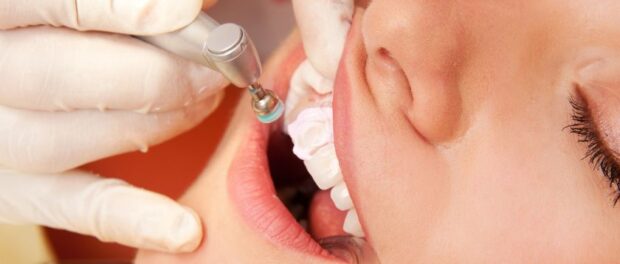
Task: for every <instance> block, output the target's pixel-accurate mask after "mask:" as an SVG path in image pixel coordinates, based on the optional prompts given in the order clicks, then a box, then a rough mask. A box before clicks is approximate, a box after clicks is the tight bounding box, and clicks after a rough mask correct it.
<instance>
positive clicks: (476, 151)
mask: <svg viewBox="0 0 620 264" xmlns="http://www.w3.org/2000/svg"><path fill="white" fill-rule="evenodd" d="M618 13H620V2H618V1H613V0H605V1H597V2H592V1H586V0H571V1H559V0H543V1H502V2H497V1H494V2H491V1H411V0H375V1H371V2H370V3H368V5H366V6H365V8H364V10H359V11H357V12H356V17H355V19H354V22H353V26H352V30H351V32H350V35H349V38H348V40H347V44H346V48H345V52H344V57H343V59H342V61H341V66H340V68H339V72H338V74H337V77H336V85H335V88H334V100H335V102H334V107H335V109H336V110H335V112H334V117H335V127H334V129H335V133H336V144H337V146H336V147H337V152H338V156H339V160H340V163H341V167H342V169H343V173H344V175H345V181H346V182H347V185H348V186H349V189H350V190H351V194H352V196H353V200H354V203H355V206H356V208H357V209H358V213H359V215H360V219H361V222H362V226H363V227H364V230H365V233H366V234H367V238H368V239H369V242H370V243H371V245H372V246H373V247H374V249H375V251H376V252H377V254H378V256H379V259H380V260H381V262H382V263H402V262H403V260H407V261H406V262H407V263H454V262H457V263H614V262H616V261H617V260H618V258H619V257H620V256H619V255H620V253H618V252H619V251H618V250H617V249H618V248H619V247H620V211H619V209H618V208H614V207H613V199H614V189H613V188H610V187H609V182H608V181H607V179H605V178H604V177H603V176H602V174H601V172H600V171H598V170H596V169H595V168H593V166H592V165H591V164H589V163H588V161H587V160H584V159H582V158H583V157H584V155H585V153H586V145H585V144H583V143H579V142H578V139H579V138H578V137H577V136H576V135H573V134H571V133H570V132H569V130H567V129H565V127H566V126H568V125H570V124H571V122H572V121H571V114H572V108H571V105H570V103H569V98H571V97H573V98H577V99H578V100H581V102H582V103H583V104H585V105H587V106H588V108H589V110H590V111H591V113H592V120H593V123H594V127H596V129H598V130H597V132H598V133H599V134H600V135H601V138H602V139H603V140H604V141H603V142H602V144H603V145H605V146H606V148H607V151H608V152H609V153H614V152H616V153H617V152H620V149H618V145H617V137H616V135H618V133H617V131H618V129H619V128H620V127H619V126H620V123H618V122H617V121H616V120H619V117H620V116H618V105H619V104H618V102H619V101H620V97H619V94H620V78H618V76H620V66H619V65H620V19H619V18H618V16H617V14H618ZM228 139H230V137H229V138H228ZM396 146H398V147H396ZM386 157H390V158H389V159H386ZM611 158H612V159H617V158H615V157H611ZM209 169H211V168H209ZM225 177H226V175H218V176H212V177H210V178H205V177H203V178H201V179H199V180H198V181H197V182H196V183H195V185H194V186H193V187H192V188H191V189H190V191H189V193H188V195H187V196H186V198H185V199H184V200H182V202H184V203H186V204H188V205H190V206H192V207H195V208H205V207H208V204H212V201H218V200H219V201H222V202H220V203H218V205H217V206H219V207H220V208H223V210H220V211H218V212H223V213H220V215H218V216H215V215H213V214H212V213H211V214H209V213H208V212H206V211H201V210H198V212H199V214H202V216H203V217H205V219H207V220H206V221H207V223H209V221H213V222H218V223H219V226H218V227H219V228H220V230H219V231H218V232H213V233H211V234H210V235H209V237H208V238H207V240H206V241H205V242H204V244H203V245H202V246H201V248H200V249H199V251H198V252H197V253H196V255H193V257H195V260H198V259H202V260H205V261H206V260H214V263H216V262H217V263H221V262H228V263H230V262H237V263H244V262H256V261H257V259H259V260H265V261H264V262H270V263H274V262H275V263H286V261H288V260H290V256H291V254H293V253H291V252H289V251H288V250H286V249H281V248H277V247H274V246H269V244H268V242H266V241H264V240H260V239H257V238H256V234H255V233H252V232H250V231H248V230H247V228H246V227H247V226H246V225H245V224H243V223H242V222H241V220H240V219H239V218H238V216H236V214H235V213H234V212H233V211H231V212H229V211H228V210H230V209H227V208H231V207H232V205H230V201H228V198H227V196H226V195H224V194H217V192H211V191H206V190H211V189H212V188H214V187H213V186H209V184H208V182H210V181H219V180H222V179H224V178H225ZM218 178H221V179H219V180H218ZM199 190H200V191H199ZM216 195H219V196H217V197H216ZM220 199H221V200H220ZM206 201H211V202H209V203H208V204H207V202H206ZM388 215H389V216H390V217H386V216H388ZM220 217H222V218H220ZM224 217H225V218H224ZM218 219H220V220H218ZM221 219H227V221H225V222H223V221H221ZM239 223H241V224H240V226H241V228H233V227H231V226H230V225H237V224H239ZM257 252H259V253H257ZM230 254H234V256H233V255H230ZM223 256H226V257H223ZM139 257H140V258H139V260H149V261H148V262H149V263H153V262H151V261H154V260H157V259H158V257H162V256H161V255H156V254H147V253H142V254H140V255H139ZM191 257H192V256H182V257H181V258H178V259H175V257H174V256H165V257H164V259H165V261H166V263H170V261H173V260H187V259H188V258H191ZM217 260H220V261H219V262H218V261H217Z"/></svg>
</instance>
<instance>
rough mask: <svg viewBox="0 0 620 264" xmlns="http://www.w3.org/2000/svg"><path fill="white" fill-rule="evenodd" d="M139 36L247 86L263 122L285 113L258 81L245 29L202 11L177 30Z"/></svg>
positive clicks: (258, 72)
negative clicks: (190, 21)
mask: <svg viewBox="0 0 620 264" xmlns="http://www.w3.org/2000/svg"><path fill="white" fill-rule="evenodd" d="M138 38H140V39H142V40H144V41H146V42H148V43H150V44H153V45H155V46H157V47H160V48H162V49H164V50H167V51H169V52H172V53H174V54H177V55H179V56H181V57H184V58H186V59H189V60H191V61H194V62H196V63H199V64H201V65H204V66H206V67H209V68H211V69H213V70H216V71H219V72H220V73H222V75H224V77H226V78H227V79H228V80H229V81H230V82H231V83H232V84H233V85H235V86H237V87H239V88H245V87H247V89H248V91H249V92H250V95H251V96H252V109H253V110H254V113H255V114H256V117H257V118H258V120H259V121H260V122H262V123H265V124H267V123H272V122H275V121H276V120H278V119H279V118H280V117H281V116H282V114H283V113H284V105H283V102H282V101H281V100H280V98H278V96H277V95H276V94H275V93H274V92H273V91H272V90H269V89H264V88H263V87H262V85H261V84H260V83H259V82H258V79H259V78H260V76H261V74H262V65H261V62H260V58H259V57H258V52H257V51H256V47H255V46H254V43H253V42H252V39H250V36H249V35H248V34H247V32H246V31H245V29H243V28H242V27H241V26H239V25H236V24H232V23H226V24H221V25H220V24H219V23H218V22H217V21H215V20H214V19H213V18H211V17H209V16H208V15H206V14H205V13H201V14H200V15H199V16H198V17H197V18H196V20H194V22H192V23H191V24H189V25H188V26H186V27H184V28H181V29H179V30H177V31H174V32H170V33H166V34H162V35H154V36H139V37H138Z"/></svg>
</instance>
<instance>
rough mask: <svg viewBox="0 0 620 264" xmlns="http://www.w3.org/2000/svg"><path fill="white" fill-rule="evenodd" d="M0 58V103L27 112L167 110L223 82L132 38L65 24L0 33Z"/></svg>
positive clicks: (200, 96) (214, 74)
mask: <svg viewBox="0 0 620 264" xmlns="http://www.w3.org/2000/svg"><path fill="white" fill-rule="evenodd" d="M33 40H34V41H33ZM0 58H1V60H2V63H0V83H2V85H0V105H5V106H10V107H14V108H21V109H30V110H42V111H58V110H65V111H67V110H71V109H123V110H134V111H140V112H143V113H146V112H160V111H168V110H172V109H179V108H182V107H184V106H185V105H189V104H191V103H193V102H195V101H197V100H200V99H203V98H205V97H208V96H210V95H212V94H213V93H216V92H217V91H219V90H221V89H223V88H224V87H225V86H226V84H227V83H228V82H227V80H226V79H225V78H224V77H223V76H222V75H221V74H219V73H218V72H216V71H213V70H210V69H209V68H207V67H204V66H201V65H198V64H195V63H193V62H190V61H187V60H184V59H182V58H180V57H177V56H175V55H172V54H170V53H167V52H165V51H163V50H160V49H158V48H156V47H154V46H151V45H149V44H147V43H144V42H142V41H140V40H138V39H135V38H131V37H126V36H120V35H114V34H106V33H96V32H88V33H79V32H76V31H74V30H69V29H64V28H52V27H44V26H41V27H31V28H24V29H18V30H9V31H5V32H0Z"/></svg>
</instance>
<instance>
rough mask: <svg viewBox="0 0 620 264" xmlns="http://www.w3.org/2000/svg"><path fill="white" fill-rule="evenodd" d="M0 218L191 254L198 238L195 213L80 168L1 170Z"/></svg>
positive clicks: (198, 231)
mask: <svg viewBox="0 0 620 264" xmlns="http://www.w3.org/2000/svg"><path fill="white" fill-rule="evenodd" d="M0 222H1V223H9V224H38V225H44V226H48V227H52V228H59V229H65V230H68V231H72V232H76V233H80V234H85V235H91V236H94V237H96V238H98V239H100V240H102V241H105V242H118V243H120V244H123V245H127V246H131V247H137V248H144V249H153V250H159V251H165V252H190V251H193V250H194V249H196V247H197V246H198V245H199V244H200V241H201V239H202V225H201V223H200V219H199V218H198V215H197V214H196V213H195V212H194V211H192V210H191V209H189V208H186V207H183V206H181V205H179V204H177V203H176V202H174V201H173V200H171V199H170V198H168V197H165V196H163V195H160V194H156V193H152V192H149V191H147V190H143V189H138V188H135V187H133V186H130V185H129V184H127V183H125V182H123V181H121V180H117V179H105V178H100V177H98V176H95V175H92V174H89V173H86V172H82V171H71V172H66V173H64V174H52V175H45V174H27V173H21V172H17V171H11V170H6V169H0Z"/></svg>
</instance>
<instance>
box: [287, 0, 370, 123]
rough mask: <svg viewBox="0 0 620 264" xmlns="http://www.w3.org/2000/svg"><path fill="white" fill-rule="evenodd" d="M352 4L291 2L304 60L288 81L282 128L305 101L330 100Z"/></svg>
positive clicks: (344, 0)
mask: <svg viewBox="0 0 620 264" xmlns="http://www.w3.org/2000/svg"><path fill="white" fill-rule="evenodd" d="M358 2H366V0H358ZM355 4H356V1H355V0H293V9H294V11H295V18H296V20H297V26H298V27H299V31H300V33H301V39H302V42H303V46H304V51H305V53H306V61H304V62H302V63H301V64H300V65H299V66H298V67H297V69H296V70H295V72H294V73H293V76H292V78H291V88H290V89H289V92H288V96H287V99H286V100H287V102H286V114H285V117H286V119H285V121H284V122H285V125H288V124H290V123H292V122H293V121H294V118H295V117H296V113H297V112H298V111H299V110H300V108H303V105H304V104H307V102H308V101H312V100H316V98H319V97H321V98H327V99H328V101H331V100H329V98H330V97H331V93H332V91H333V85H334V78H335V77H336V72H337V70H338V65H339V63H340V58H341V57H342V52H343V49H344V45H345V41H346V37H347V33H348V32H349V28H350V27H351V21H352V19H353V12H354V8H355ZM309 98H315V99H312V100H309Z"/></svg>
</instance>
